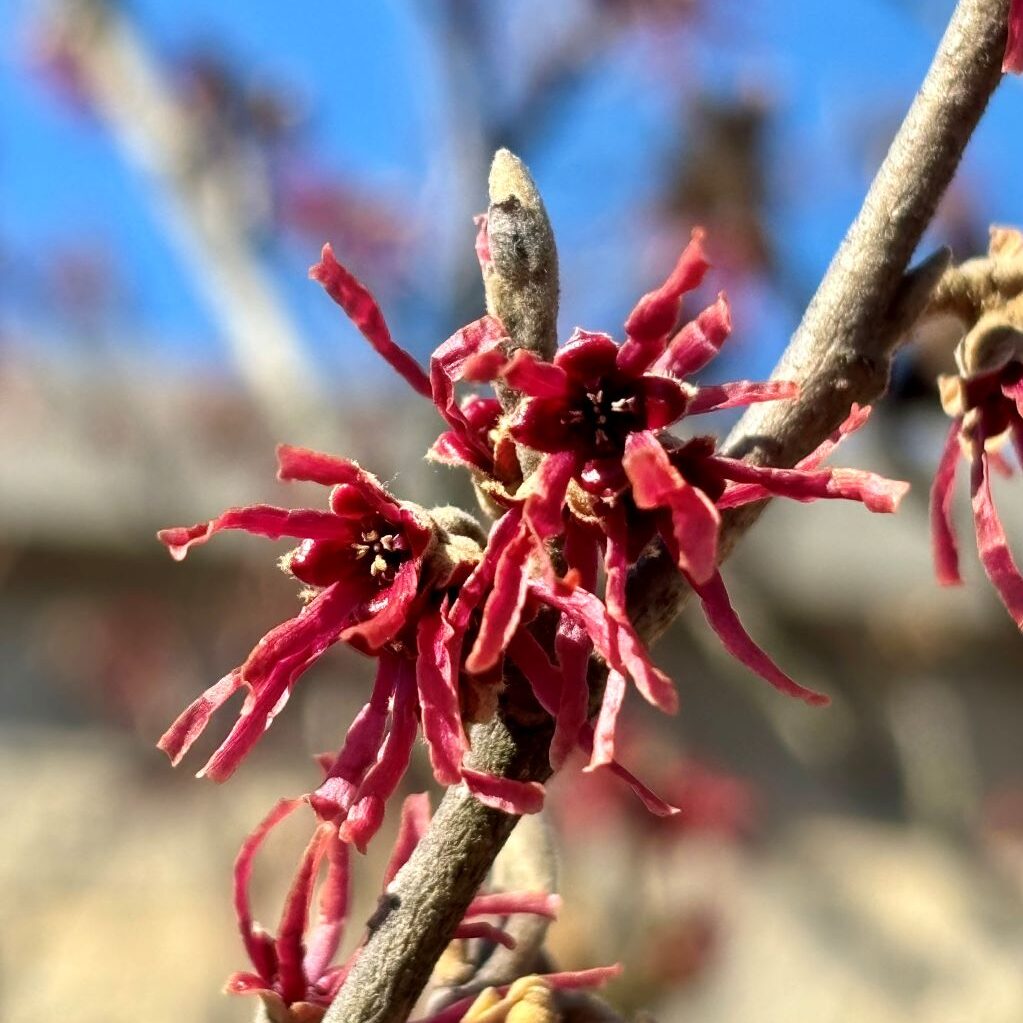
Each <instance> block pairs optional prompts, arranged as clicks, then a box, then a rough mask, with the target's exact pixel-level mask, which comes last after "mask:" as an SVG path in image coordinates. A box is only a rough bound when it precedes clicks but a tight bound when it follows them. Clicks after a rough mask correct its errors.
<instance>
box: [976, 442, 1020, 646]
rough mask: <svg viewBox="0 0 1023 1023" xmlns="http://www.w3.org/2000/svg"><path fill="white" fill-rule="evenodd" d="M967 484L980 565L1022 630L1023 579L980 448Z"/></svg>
mask: <svg viewBox="0 0 1023 1023" xmlns="http://www.w3.org/2000/svg"><path fill="white" fill-rule="evenodd" d="M970 483H971V490H972V494H973V522H974V526H975V527H976V531H977V550H978V551H979V553H980V561H981V564H982V565H983V566H984V571H985V572H986V573H987V577H988V579H990V580H991V582H992V584H993V585H994V588H995V589H996V590H997V591H998V596H999V597H1001V599H1002V603H1003V604H1004V605H1005V609H1006V610H1007V611H1008V612H1009V614H1010V615H1011V616H1012V620H1013V621H1014V622H1015V623H1016V625H1017V627H1018V628H1021V629H1023V577H1021V576H1020V572H1019V569H1018V568H1017V567H1016V562H1015V561H1014V560H1013V557H1012V553H1011V552H1010V550H1009V544H1008V541H1007V540H1006V538H1005V530H1004V529H1003V528H1002V523H1001V520H1000V519H999V518H998V512H997V511H996V510H995V504H994V500H993V499H992V496H991V477H990V470H989V466H988V455H987V453H986V452H984V451H983V448H981V449H980V450H979V451H978V452H977V453H976V454H975V456H974V461H973V465H972V467H971V480H970Z"/></svg>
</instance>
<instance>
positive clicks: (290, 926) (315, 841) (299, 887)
mask: <svg viewBox="0 0 1023 1023" xmlns="http://www.w3.org/2000/svg"><path fill="white" fill-rule="evenodd" d="M330 830H332V829H331V828H330V826H329V825H327V826H326V828H324V826H323V825H320V826H318V827H317V829H316V832H315V834H314V835H313V837H312V839H311V840H310V842H309V845H308V846H306V850H305V852H304V853H303V854H302V859H301V860H299V865H298V869H297V870H296V871H295V876H294V878H293V879H292V882H291V887H290V888H289V889H288V894H287V896H285V899H284V909H283V910H282V912H281V922H280V924H278V927H277V978H278V984H279V990H280V994H281V997H282V998H283V999H284V1000H285V1002H288V1003H291V1002H297V1001H301V1000H302V999H303V998H304V997H305V994H306V992H307V989H308V984H307V982H306V977H305V973H304V972H303V970H302V961H303V959H305V942H304V940H303V937H304V935H305V929H306V925H307V924H308V922H309V908H310V906H311V905H312V900H313V889H314V888H315V886H316V874H317V871H318V870H319V867H320V860H321V859H322V858H323V853H324V845H325V840H326V838H327V836H328V833H329V832H330Z"/></svg>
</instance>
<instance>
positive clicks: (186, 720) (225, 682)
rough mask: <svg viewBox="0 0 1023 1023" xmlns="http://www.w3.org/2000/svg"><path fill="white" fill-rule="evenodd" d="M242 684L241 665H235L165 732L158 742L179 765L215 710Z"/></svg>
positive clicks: (171, 759) (172, 760)
mask: <svg viewBox="0 0 1023 1023" xmlns="http://www.w3.org/2000/svg"><path fill="white" fill-rule="evenodd" d="M242 685H243V682H242V674H241V669H240V668H235V670H234V671H232V672H231V673H230V674H228V675H225V676H224V677H223V678H222V679H221V680H220V681H219V682H216V683H214V684H213V685H212V686H210V688H209V689H207V690H206V692H205V693H203V694H202V696H200V697H199V698H198V699H197V700H195V701H194V702H192V703H191V704H189V705H188V707H186V708H185V710H184V711H183V713H182V714H180V715H179V717H178V718H177V720H175V722H174V724H172V725H171V726H170V728H168V729H167V731H166V732H164V733H163V735H162V736H161V737H160V741H159V742H158V743H157V744H156V745H157V747H158V748H159V749H162V750H163V751H164V753H166V754H167V756H169V757H170V762H171V764H172V765H173V766H174V767H177V766H178V764H179V763H180V761H181V758H182V757H183V756H184V755H185V754H186V753H187V752H188V751H189V749H190V748H191V746H192V743H194V742H195V740H196V739H198V738H199V736H200V735H202V733H203V731H204V730H205V728H206V726H207V725H208V724H209V722H210V718H211V717H212V716H213V714H214V712H215V711H217V710H219V709H220V708H221V707H222V706H223V705H224V704H225V703H226V702H227V701H228V700H229V699H230V698H231V697H232V696H233V695H234V694H235V693H236V692H237V691H238V690H239V689H240V688H241V686H242Z"/></svg>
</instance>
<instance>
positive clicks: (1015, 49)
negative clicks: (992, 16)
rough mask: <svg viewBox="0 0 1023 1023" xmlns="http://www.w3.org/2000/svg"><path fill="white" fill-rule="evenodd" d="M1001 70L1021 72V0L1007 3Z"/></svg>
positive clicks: (1022, 57) (1022, 55)
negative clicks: (1007, 20)
mask: <svg viewBox="0 0 1023 1023" xmlns="http://www.w3.org/2000/svg"><path fill="white" fill-rule="evenodd" d="M1002 70H1003V71H1005V72H1006V73H1009V72H1011V73H1013V74H1017V75H1018V74H1023V0H1012V2H1011V3H1010V5H1009V36H1008V39H1007V40H1006V43H1005V59H1004V60H1003V61H1002Z"/></svg>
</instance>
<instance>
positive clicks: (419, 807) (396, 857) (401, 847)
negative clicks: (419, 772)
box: [383, 792, 430, 891]
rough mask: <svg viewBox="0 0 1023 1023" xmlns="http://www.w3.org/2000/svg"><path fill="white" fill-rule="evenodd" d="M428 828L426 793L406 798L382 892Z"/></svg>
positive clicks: (403, 864) (427, 798) (402, 806)
mask: <svg viewBox="0 0 1023 1023" xmlns="http://www.w3.org/2000/svg"><path fill="white" fill-rule="evenodd" d="M429 826H430V796H429V794H428V793H426V792H418V793H416V794H415V795H411V796H406V797H405V801H404V802H403V803H402V804H401V821H400V822H399V824H398V837H397V838H396V839H395V840H394V848H393V849H392V850H391V858H390V859H389V860H388V861H387V869H386V870H384V884H383V888H384V891H387V888H388V886H389V885H390V883H391V882H392V881H393V880H394V879H395V878H396V877H397V876H398V871H399V870H401V868H402V867H404V866H405V864H406V863H407V862H408V860H409V857H410V856H411V855H412V852H413V850H414V849H415V847H416V846H417V845H419V843H420V841H421V840H422V838H423V835H425V834H426V829H427V828H428V827H429Z"/></svg>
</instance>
